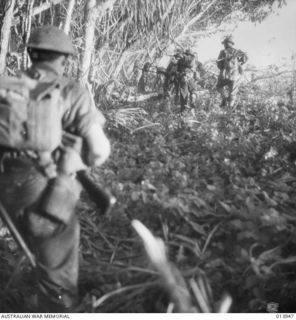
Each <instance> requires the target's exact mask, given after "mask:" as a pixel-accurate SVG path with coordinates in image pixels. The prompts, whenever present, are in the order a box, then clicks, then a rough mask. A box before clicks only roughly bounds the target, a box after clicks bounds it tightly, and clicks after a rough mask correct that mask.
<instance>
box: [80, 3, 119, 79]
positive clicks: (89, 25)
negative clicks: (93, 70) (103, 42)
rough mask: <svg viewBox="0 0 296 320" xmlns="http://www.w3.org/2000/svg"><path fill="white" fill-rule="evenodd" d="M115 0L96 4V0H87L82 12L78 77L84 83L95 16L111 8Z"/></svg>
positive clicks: (87, 70)
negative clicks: (81, 44) (82, 45)
mask: <svg viewBox="0 0 296 320" xmlns="http://www.w3.org/2000/svg"><path fill="white" fill-rule="evenodd" d="M115 1H116V0H101V1H100V2H99V4H98V5H97V1H96V0H88V1H87V3H86V5H85V13H84V25H85V29H84V52H83V53H82V55H81V60H80V70H79V75H78V77H79V79H80V80H81V81H82V83H86V82H87V79H88V73H89V70H90V65H91V60H92V52H93V48H94V39H95V26H96V19H97V17H98V16H99V17H102V16H103V15H104V14H105V12H106V11H107V10H108V9H112V7H113V4H114V3H115Z"/></svg>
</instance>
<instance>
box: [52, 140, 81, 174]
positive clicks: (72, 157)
mask: <svg viewBox="0 0 296 320" xmlns="http://www.w3.org/2000/svg"><path fill="white" fill-rule="evenodd" d="M86 169H87V166H86V165H85V164H84V162H83V161H82V159H81V156H80V153H79V152H77V150H75V149H74V148H72V147H65V146H62V147H61V156H60V160H59V163H58V170H59V172H62V173H64V174H68V175H71V174H74V173H75V172H77V171H80V170H86Z"/></svg>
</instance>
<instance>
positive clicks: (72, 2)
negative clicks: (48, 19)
mask: <svg viewBox="0 0 296 320" xmlns="http://www.w3.org/2000/svg"><path fill="white" fill-rule="evenodd" d="M74 6H75V0H69V2H68V6H67V15H66V19H65V23H64V27H63V30H64V31H65V33H67V34H68V33H69V32H70V24H71V18H72V13H73V10H74Z"/></svg>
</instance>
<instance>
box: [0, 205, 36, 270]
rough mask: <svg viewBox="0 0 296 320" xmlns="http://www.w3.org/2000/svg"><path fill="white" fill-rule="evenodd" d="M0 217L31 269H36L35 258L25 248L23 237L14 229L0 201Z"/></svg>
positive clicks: (26, 247)
mask: <svg viewBox="0 0 296 320" xmlns="http://www.w3.org/2000/svg"><path fill="white" fill-rule="evenodd" d="M0 215H1V217H2V219H3V220H4V222H5V223H6V225H7V227H8V229H9V231H10V233H11V235H12V236H13V238H14V240H15V241H16V243H17V244H18V245H19V246H20V248H21V249H22V250H23V252H24V253H25V255H26V256H27V258H28V260H29V262H30V264H31V266H32V267H33V268H36V266H37V264H36V259H35V256H34V255H33V253H32V252H31V250H30V249H29V247H28V246H27V244H26V242H25V240H24V239H23V237H22V236H21V234H20V233H19V231H18V230H17V228H16V227H15V225H14V223H13V222H12V220H11V218H10V216H9V214H8V212H7V211H6V209H5V208H4V206H3V204H2V203H1V201H0Z"/></svg>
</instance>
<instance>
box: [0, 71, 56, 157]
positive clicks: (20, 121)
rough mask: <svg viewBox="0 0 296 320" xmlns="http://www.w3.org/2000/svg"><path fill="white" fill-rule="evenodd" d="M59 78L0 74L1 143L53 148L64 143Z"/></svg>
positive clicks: (31, 148) (48, 149) (46, 149)
mask: <svg viewBox="0 0 296 320" xmlns="http://www.w3.org/2000/svg"><path fill="white" fill-rule="evenodd" d="M60 91H61V83H60V80H56V81H55V82H51V83H46V82H40V81H38V80H33V79H31V78H29V77H27V76H26V75H22V76H21V77H19V78H17V77H5V76H2V77H0V146H2V147H3V146H5V147H9V148H13V149H18V150H32V151H50V152H51V151H53V150H54V149H56V148H57V147H58V146H59V145H60V143H61V137H62V103H61V92H60Z"/></svg>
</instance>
